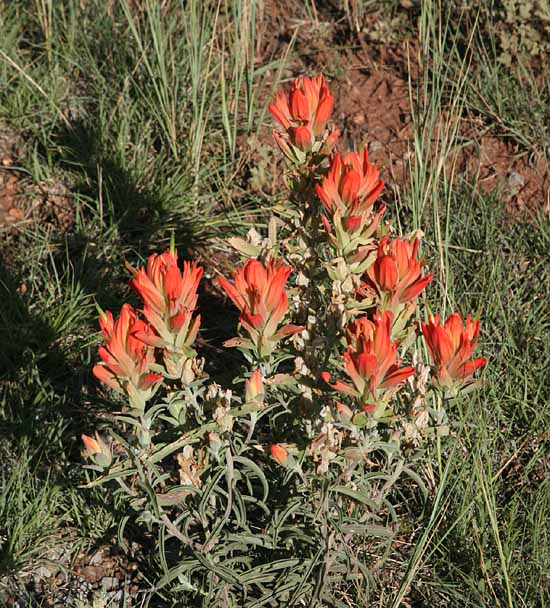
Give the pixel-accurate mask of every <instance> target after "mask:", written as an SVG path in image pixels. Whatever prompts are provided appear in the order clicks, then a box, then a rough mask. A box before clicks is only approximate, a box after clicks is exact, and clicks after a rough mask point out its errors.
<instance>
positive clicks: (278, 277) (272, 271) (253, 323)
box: [218, 260, 303, 350]
mask: <svg viewBox="0 0 550 608" xmlns="http://www.w3.org/2000/svg"><path fill="white" fill-rule="evenodd" d="M290 270H291V269H290V268H289V267H288V266H285V265H284V264H278V263H277V262H276V261H275V260H269V261H268V262H266V264H265V266H264V265H263V264H262V262H260V261H259V260H247V261H246V262H245V264H244V266H243V267H242V268H241V269H240V270H238V271H237V272H236V273H235V275H234V277H233V280H234V284H232V283H230V282H229V281H228V280H227V279H224V278H223V277H220V278H219V279H218V281H219V284H220V286H221V287H222V289H223V290H224V291H225V292H226V293H227V295H228V296H229V297H230V298H231V300H232V301H233V303H234V304H235V306H236V307H237V308H238V309H239V310H240V312H241V314H240V322H241V326H242V327H243V328H244V329H245V331H246V332H247V333H248V334H249V336H250V338H251V341H252V342H253V343H254V345H256V347H258V348H260V347H261V346H262V345H263V344H262V343H263V342H265V339H267V340H269V341H271V342H273V343H275V342H277V341H278V340H279V339H281V338H283V337H284V336H289V335H291V334H293V333H296V332H298V331H301V330H302V329H303V328H302V327H298V326H296V325H285V326H283V327H281V328H280V329H278V325H279V323H280V322H281V321H282V319H283V317H284V316H285V314H286V312H287V310H288V296H287V294H286V291H285V285H286V282H287V279H288V276H289V274H290ZM263 350H266V349H265V348H264V349H263ZM267 350H269V348H267Z"/></svg>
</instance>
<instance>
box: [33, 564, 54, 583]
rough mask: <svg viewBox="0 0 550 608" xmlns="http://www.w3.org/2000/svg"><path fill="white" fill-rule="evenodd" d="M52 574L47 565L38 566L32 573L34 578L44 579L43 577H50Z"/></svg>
mask: <svg viewBox="0 0 550 608" xmlns="http://www.w3.org/2000/svg"><path fill="white" fill-rule="evenodd" d="M52 575H53V572H52V571H51V569H50V568H48V567H47V566H39V567H38V569H37V571H36V572H35V574H34V578H35V580H44V579H45V578H50V577H51V576H52Z"/></svg>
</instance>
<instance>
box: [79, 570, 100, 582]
mask: <svg viewBox="0 0 550 608" xmlns="http://www.w3.org/2000/svg"><path fill="white" fill-rule="evenodd" d="M104 574H105V570H103V568H102V567H101V566H84V568H82V570H81V576H83V577H84V578H85V579H86V580H87V581H89V582H90V583H98V582H99V581H100V580H101V579H102V578H103V576H104Z"/></svg>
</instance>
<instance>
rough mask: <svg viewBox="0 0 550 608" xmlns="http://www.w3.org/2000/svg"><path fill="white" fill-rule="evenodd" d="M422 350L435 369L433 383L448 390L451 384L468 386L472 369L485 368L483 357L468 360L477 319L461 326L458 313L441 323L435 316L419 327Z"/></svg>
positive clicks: (475, 341) (474, 340) (475, 337)
mask: <svg viewBox="0 0 550 608" xmlns="http://www.w3.org/2000/svg"><path fill="white" fill-rule="evenodd" d="M422 333H423V334H424V339H425V340H426V346H427V347H428V352H429V353H430V357H431V359H432V362H433V364H434V365H435V366H436V370H437V371H436V375H435V377H434V381H435V382H436V384H437V385H440V386H443V387H446V388H449V387H451V386H452V385H453V383H454V382H455V381H458V382H461V383H468V382H469V381H470V380H471V378H472V376H473V374H474V372H475V371H476V369H479V368H480V367H483V366H484V365H486V363H487V360H486V359H485V358H484V357H478V358H476V359H471V360H470V357H471V356H472V353H473V352H474V349H475V347H476V345H477V338H478V335H479V319H478V320H474V319H472V317H467V318H466V320H465V322H464V323H463V322H462V318H461V317H460V315H459V314H458V313H456V312H455V313H453V314H452V315H450V316H449V318H448V319H447V320H446V321H445V323H444V324H442V323H441V320H440V317H439V315H436V316H435V317H432V318H430V320H429V321H428V323H422Z"/></svg>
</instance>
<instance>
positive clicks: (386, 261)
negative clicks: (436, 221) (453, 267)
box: [365, 236, 433, 304]
mask: <svg viewBox="0 0 550 608" xmlns="http://www.w3.org/2000/svg"><path fill="white" fill-rule="evenodd" d="M422 266H423V260H419V259H418V239H414V240H408V241H407V240H405V239H399V238H398V239H393V241H391V242H390V237H389V236H385V237H384V238H382V239H381V240H380V242H379V244H378V254H377V258H376V260H375V262H374V263H373V264H372V266H371V267H370V268H369V269H368V271H367V281H366V283H365V287H366V290H367V291H368V290H369V289H370V290H374V292H376V294H377V295H378V296H379V297H380V298H382V297H383V296H384V295H385V294H388V296H389V298H388V299H389V300H390V303H392V304H405V303H407V302H410V301H411V300H414V299H415V298H417V297H418V295H419V294H420V293H421V292H422V290H423V289H424V288H425V287H426V285H428V283H429V282H430V281H431V280H432V278H433V275H432V274H427V275H426V276H424V277H423V276H422Z"/></svg>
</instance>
